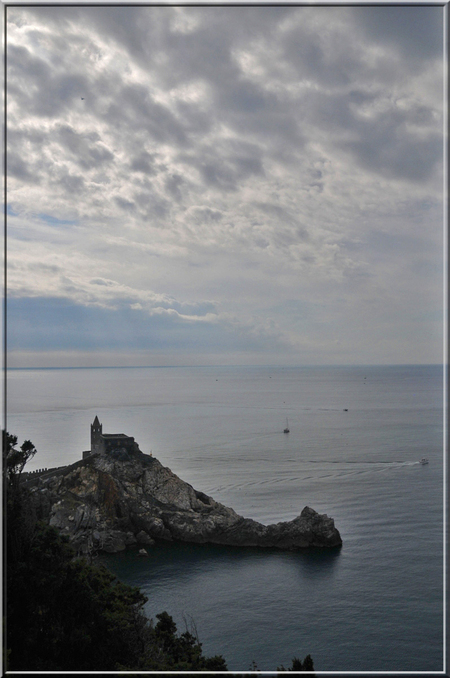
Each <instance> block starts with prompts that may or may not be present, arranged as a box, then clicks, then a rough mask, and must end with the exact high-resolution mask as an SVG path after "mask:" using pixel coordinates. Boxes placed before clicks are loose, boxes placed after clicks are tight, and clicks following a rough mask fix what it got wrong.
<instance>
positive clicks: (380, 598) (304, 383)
mask: <svg viewBox="0 0 450 678" xmlns="http://www.w3.org/2000/svg"><path fill="white" fill-rule="evenodd" d="M442 389H443V385H442V368H441V367H438V366H415V367H408V366H402V367H361V368H359V367H319V368H292V367H289V368H280V367H273V368H270V367H264V368H261V367H217V368H215V367H205V368H199V367H196V368H181V367H176V368H138V369H136V368H124V369H73V370H69V369H61V370H10V371H9V372H8V419H7V427H8V430H9V431H10V432H11V433H14V434H16V435H18V437H19V439H20V441H21V440H23V439H24V438H28V439H31V440H32V441H33V442H34V444H35V445H36V447H37V449H38V451H39V452H38V454H37V455H36V457H35V459H34V460H33V461H32V462H31V463H30V464H29V467H30V470H32V469H33V468H42V467H51V466H58V465H62V464H66V463H72V462H74V461H77V460H78V459H79V458H80V457H81V452H82V450H85V449H88V448H89V446H90V440H89V435H90V428H89V427H90V424H91V422H92V421H93V419H94V416H95V415H96V414H97V415H98V417H99V419H100V421H101V422H102V423H103V430H104V431H105V432H107V433H127V434H129V435H133V436H134V437H135V438H136V440H137V442H138V443H139V445H140V448H141V450H142V451H143V452H150V451H152V453H153V455H154V456H155V457H157V458H158V459H159V460H160V461H161V462H162V463H163V464H164V465H165V466H168V467H169V468H171V469H172V471H174V472H175V473H177V474H178V475H179V476H180V477H181V478H183V479H184V480H186V481H188V482H190V483H191V484H192V485H193V486H194V487H195V488H196V489H198V490H201V491H203V492H206V493H207V494H210V495H212V496H213V497H214V498H215V499H216V500H217V501H220V502H222V503H224V504H226V505H229V506H232V507H233V508H234V509H235V510H236V511H237V512H238V513H240V514H242V515H244V516H246V517H249V518H254V519H256V520H259V521H260V522H263V523H272V522H278V521H281V520H290V519H292V518H294V517H295V516H296V515H298V514H299V513H300V512H301V510H302V509H303V507H304V506H306V505H308V506H311V507H312V508H314V509H315V510H317V511H319V512H320V513H327V514H328V515H330V516H332V517H333V518H334V519H335V523H336V526H337V527H338V529H339V530H340V532H341V536H342V538H343V542H344V544H343V547H342V548H341V549H339V550H333V551H331V552H321V551H313V552H307V553H281V552H276V551H272V550H270V551H262V550H257V549H233V548H225V547H220V546H195V545H183V544H164V545H162V546H161V547H158V548H156V549H153V550H150V555H149V558H148V559H140V558H138V557H137V556H136V552H135V551H129V552H126V553H124V554H117V555H114V556H110V557H107V558H106V560H107V563H108V566H109V567H110V568H111V569H112V570H113V571H114V572H115V573H116V574H117V575H118V576H119V577H120V578H121V579H122V580H123V581H125V582H127V583H130V584H132V585H137V586H139V587H140V588H141V589H142V590H143V591H144V592H145V594H146V595H147V596H148V603H147V605H146V610H147V613H148V615H149V616H150V617H153V618H154V617H155V615H156V614H157V613H158V612H161V611H162V610H167V611H168V612H169V613H170V614H171V615H172V616H173V617H174V619H175V621H176V622H177V624H178V626H179V629H180V630H184V629H185V626H186V624H187V625H188V627H189V626H190V625H191V624H192V623H195V626H196V628H197V631H198V634H199V637H200V640H201V641H202V643H203V649H204V652H205V653H206V654H208V655H211V654H223V655H224V656H225V658H226V660H227V663H228V667H229V668H230V669H232V670H236V671H244V670H248V669H249V667H250V664H251V662H252V661H253V660H255V661H256V663H257V665H258V667H259V668H260V669H261V670H266V671H275V670H276V668H277V666H279V665H280V664H281V663H283V664H284V665H285V666H286V665H289V664H290V662H291V659H292V657H293V656H294V655H297V656H300V657H304V656H305V655H306V654H308V653H310V654H311V655H312V657H313V659H314V664H315V668H316V669H317V671H368V670H371V671H424V672H428V671H442V670H443V668H444V667H443V662H444V645H443V632H444V629H443V405H442ZM345 409H347V410H348V411H344V410H345ZM286 418H288V419H289V428H290V431H291V432H290V434H289V435H284V434H283V428H284V427H285V424H286ZM423 456H426V457H428V458H429V460H430V463H429V465H427V466H422V465H420V464H419V463H418V460H419V459H420V458H421V457H423Z"/></svg>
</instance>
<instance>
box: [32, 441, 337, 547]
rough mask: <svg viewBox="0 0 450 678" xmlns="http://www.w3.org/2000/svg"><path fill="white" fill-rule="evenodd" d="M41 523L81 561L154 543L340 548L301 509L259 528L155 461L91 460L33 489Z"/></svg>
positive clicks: (329, 523) (330, 532) (327, 524)
mask: <svg viewBox="0 0 450 678" xmlns="http://www.w3.org/2000/svg"><path fill="white" fill-rule="evenodd" d="M30 490H31V492H32V494H33V498H34V503H35V505H36V509H37V511H38V515H39V517H40V518H41V519H44V520H46V521H47V522H49V523H50V525H54V526H55V527H56V528H57V529H58V530H59V531H60V532H61V534H63V535H67V536H68V537H69V539H70V541H71V542H72V544H73V545H74V546H75V548H77V550H78V551H79V552H80V553H83V552H89V551H91V550H92V549H99V550H103V551H107V552H112V553H114V552H117V551H121V550H123V549H125V548H126V547H127V546H131V545H134V544H143V545H145V544H148V545H150V544H153V543H155V540H161V539H163V540H177V541H184V542H195V543H213V544H229V545H232V546H259V547H272V548H280V549H285V550H296V549H303V548H307V547H311V546H315V547H334V546H340V545H341V544H342V540H341V537H340V534H339V532H338V530H337V529H336V528H335V526H334V521H333V519H332V518H328V516H326V515H319V514H318V513H316V511H314V510H313V509H311V508H309V507H305V508H304V509H303V511H302V512H301V514H300V515H299V516H298V517H297V518H294V520H291V521H289V522H281V523H277V524H276V525H268V526H266V525H262V524H261V523H258V522H256V521H255V520H251V519H248V518H243V517H242V516H239V515H238V514H237V513H236V512H235V511H233V509H231V508H228V507H227V506H224V505H223V504H219V503H218V502H216V501H214V499H212V498H211V497H209V496H207V495H206V494H203V493H202V492H198V491H197V490H195V489H194V488H193V487H192V486H191V485H189V484H188V483H186V482H184V481H183V480H181V479H180V478H178V476H176V475H175V474H174V473H172V471H171V470H170V469H169V468H166V467H164V466H163V465H162V464H161V463H160V462H159V461H158V460H157V459H155V458H154V457H152V456H149V455H146V454H143V453H142V452H140V451H135V452H133V454H130V455H127V459H126V460H120V459H117V458H114V456H112V455H108V454H92V455H91V456H89V457H88V458H86V459H83V460H82V461H79V462H77V463H75V464H72V465H71V466H67V467H65V468H63V469H58V471H57V472H56V473H55V474H51V473H50V474H47V475H46V476H45V477H41V478H39V479H37V480H36V481H33V483H32V484H31V486H30Z"/></svg>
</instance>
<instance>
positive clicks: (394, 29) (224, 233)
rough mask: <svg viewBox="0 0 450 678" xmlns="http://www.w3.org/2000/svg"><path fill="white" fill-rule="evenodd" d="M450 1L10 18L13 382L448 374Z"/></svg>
mask: <svg viewBox="0 0 450 678" xmlns="http://www.w3.org/2000/svg"><path fill="white" fill-rule="evenodd" d="M444 11H445V10H444V8H443V7H438V6H421V7H414V6H390V5H385V6H336V7H333V6H320V5H316V6H314V5H313V6H302V7H294V6H291V7H289V6H270V7H269V6H267V7H263V6H258V7H257V6H253V7H252V6H247V7H244V6H240V7H233V6H226V5H224V6H219V5H217V6H209V7H206V6H203V7H202V6H196V7H192V6H191V7H189V6H178V7H169V6H160V7H156V6H153V7H152V6H148V7H147V6H145V7H131V6H117V7H114V6H103V7H93V6H78V7H69V6H67V7H66V6H52V7H39V6H34V7H33V6H27V7H19V6H9V7H8V8H7V10H6V16H7V26H6V31H7V32H6V35H7V48H6V56H7V82H6V103H7V342H8V343H7V359H8V366H9V367H31V366H37V367H40V366H41V367H56V366H105V365H208V364H215V365H227V364H232V365H236V364H260V365H264V364H266V365H277V364H278V365H282V364H285V365H320V364H362V365H367V364H426V363H441V362H442V360H443V332H444V328H443V296H444V273H445V266H444V261H443V252H444V242H443V239H444V230H445V228H444V195H443V191H444V188H443V187H444V184H445V181H444V176H443V169H444V162H443V150H444V149H443V129H444V117H443V116H444V54H443V25H444Z"/></svg>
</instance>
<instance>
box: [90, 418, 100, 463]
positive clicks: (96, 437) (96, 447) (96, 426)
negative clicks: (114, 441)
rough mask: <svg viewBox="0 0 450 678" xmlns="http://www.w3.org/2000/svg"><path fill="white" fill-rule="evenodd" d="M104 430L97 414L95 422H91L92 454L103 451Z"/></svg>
mask: <svg viewBox="0 0 450 678" xmlns="http://www.w3.org/2000/svg"><path fill="white" fill-rule="evenodd" d="M102 430H103V426H102V424H101V423H100V422H99V420H98V417H97V415H95V419H94V423H93V424H91V454H93V453H94V452H102V451H103V440H102Z"/></svg>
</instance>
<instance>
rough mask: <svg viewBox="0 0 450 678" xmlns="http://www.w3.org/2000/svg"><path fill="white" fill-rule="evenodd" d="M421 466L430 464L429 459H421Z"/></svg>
mask: <svg viewBox="0 0 450 678" xmlns="http://www.w3.org/2000/svg"><path fill="white" fill-rule="evenodd" d="M419 464H422V465H423V464H428V459H427V458H426V457H422V459H420V461H419Z"/></svg>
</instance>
